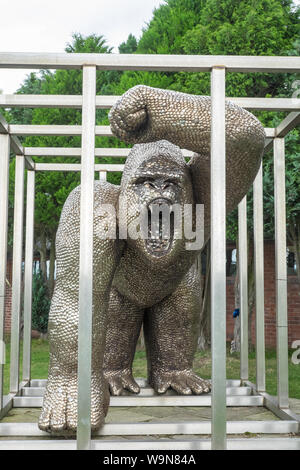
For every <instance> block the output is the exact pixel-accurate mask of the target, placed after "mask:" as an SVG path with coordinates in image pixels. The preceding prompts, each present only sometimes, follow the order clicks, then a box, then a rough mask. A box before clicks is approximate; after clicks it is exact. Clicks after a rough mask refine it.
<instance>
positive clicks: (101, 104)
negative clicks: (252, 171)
mask: <svg viewBox="0 0 300 470" xmlns="http://www.w3.org/2000/svg"><path fill="white" fill-rule="evenodd" d="M119 98H120V96H116V95H115V96H113V95H101V96H96V108H97V109H109V108H111V107H112V106H114V105H115V104H116V102H117V101H118V99H119ZM225 99H226V101H231V102H232V103H234V104H237V105H238V106H241V107H242V108H245V109H253V110H254V109H257V110H260V109H263V110H264V111H287V110H293V109H296V110H297V109H299V107H300V99H295V98H256V97H253V98H248V97H247V98H235V97H227V98H225ZM0 106H3V107H9V108H14V107H22V108H75V109H80V108H81V107H82V96H81V95H25V94H20V95H0Z"/></svg>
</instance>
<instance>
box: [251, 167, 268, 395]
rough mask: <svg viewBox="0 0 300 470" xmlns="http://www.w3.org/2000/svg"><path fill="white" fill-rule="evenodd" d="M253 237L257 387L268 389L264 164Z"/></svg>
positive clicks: (256, 197)
mask: <svg viewBox="0 0 300 470" xmlns="http://www.w3.org/2000/svg"><path fill="white" fill-rule="evenodd" d="M253 238H254V272H255V276H254V277H255V315H256V318H255V329H256V387H257V390H258V391H259V392H264V391H265V390H266V359H265V302H264V218H263V173H262V164H261V165H260V168H259V171H258V173H257V175H256V178H255V180H254V183H253Z"/></svg>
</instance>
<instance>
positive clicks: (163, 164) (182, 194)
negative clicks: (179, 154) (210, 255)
mask: <svg viewBox="0 0 300 470" xmlns="http://www.w3.org/2000/svg"><path fill="white" fill-rule="evenodd" d="M124 190H125V188H123V190H121V194H122V193H123V194H124V192H125V193H126V198H127V201H128V219H129V221H130V222H133V221H134V222H135V221H136V220H137V217H140V219H139V220H141V215H142V217H143V219H142V220H143V223H142V224H141V225H142V227H141V226H140V224H137V231H139V232H140V237H139V239H135V240H134V244H135V248H136V249H138V250H139V252H142V253H143V255H144V256H146V257H147V258H149V257H150V258H152V259H153V258H155V259H156V260H158V259H161V261H163V260H162V258H164V260H165V261H168V259H169V260H170V259H171V258H173V255H174V254H175V253H176V252H178V250H179V251H181V249H182V246H183V241H184V240H182V238H183V237H182V217H183V205H184V204H185V203H189V204H191V203H192V202H193V196H192V194H193V192H192V183H191V178H190V174H189V170H188V167H187V166H186V165H185V164H178V162H177V161H174V160H173V159H171V158H166V156H164V155H154V156H152V157H150V158H147V159H146V160H145V161H143V162H142V163H141V164H140V165H139V166H138V167H137V168H135V170H134V171H133V172H132V174H131V177H130V178H129V179H128V180H127V184H126V190H125V191H124ZM135 217H136V219H135ZM180 218H181V220H179V219H180ZM179 232H180V233H179ZM128 243H129V244H132V243H133V240H132V237H130V235H129V239H128Z"/></svg>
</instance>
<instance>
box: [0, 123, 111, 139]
mask: <svg viewBox="0 0 300 470" xmlns="http://www.w3.org/2000/svg"><path fill="white" fill-rule="evenodd" d="M9 133H10V134H11V135H44V136H51V135H54V136H58V135H63V136H70V135H71V136H72V135H81V134H82V128H81V126H76V125H74V126H73V125H72V126H67V125H57V126H56V125H34V124H24V125H21V124H10V125H9ZM95 135H96V136H98V137H110V136H112V137H114V136H113V133H112V131H111V129H110V126H95Z"/></svg>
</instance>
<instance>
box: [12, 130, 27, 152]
mask: <svg viewBox="0 0 300 470" xmlns="http://www.w3.org/2000/svg"><path fill="white" fill-rule="evenodd" d="M10 147H11V150H12V151H13V152H14V153H15V154H16V155H24V147H23V145H22V144H21V142H20V141H19V139H18V137H16V136H12V135H11V136H10Z"/></svg>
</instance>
